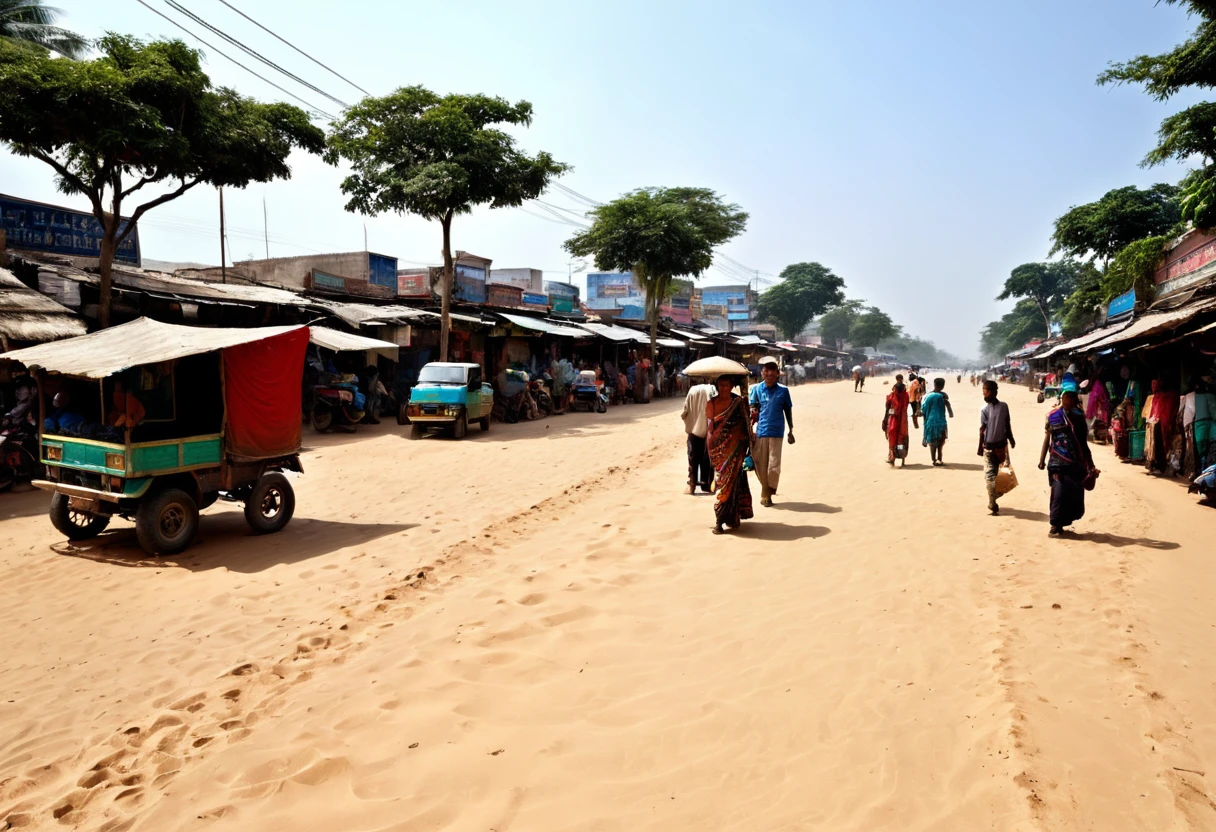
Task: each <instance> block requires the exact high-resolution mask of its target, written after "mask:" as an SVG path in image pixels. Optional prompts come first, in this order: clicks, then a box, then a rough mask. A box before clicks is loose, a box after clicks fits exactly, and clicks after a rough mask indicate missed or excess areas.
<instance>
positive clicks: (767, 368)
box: [748, 356, 794, 506]
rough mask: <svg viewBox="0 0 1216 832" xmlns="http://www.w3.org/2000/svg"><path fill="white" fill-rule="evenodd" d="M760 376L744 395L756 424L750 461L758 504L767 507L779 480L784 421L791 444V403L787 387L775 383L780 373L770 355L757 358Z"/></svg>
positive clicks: (792, 436) (792, 420)
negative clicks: (758, 492) (758, 497)
mask: <svg viewBox="0 0 1216 832" xmlns="http://www.w3.org/2000/svg"><path fill="white" fill-rule="evenodd" d="M760 375H761V376H762V377H763V379H764V382H763V383H762V384H757V385H756V386H755V387H753V388H752V391H751V395H750V396H749V397H748V404H750V405H751V411H752V413H751V418H752V422H753V423H755V425H756V446H755V447H754V448H752V461H753V462H755V464H756V479H758V480H760V505H762V506H771V505H772V504H773V495H774V494H776V493H777V483H778V482H779V481H780V480H781V442H782V440H784V439H785V425H786V423H787V422H788V423H789V426H790V437H789V441H790V444H791V445H793V444H794V412H793V406H794V403H793V401H792V400H791V399H790V389H789V388H788V387H786V386H785V385H784V384H778V383H777V378H778V377H779V375H780V371H779V370H778V369H777V359H775V358H773V357H772V356H765V357H764V358H761V359H760Z"/></svg>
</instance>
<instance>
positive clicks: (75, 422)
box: [42, 390, 84, 436]
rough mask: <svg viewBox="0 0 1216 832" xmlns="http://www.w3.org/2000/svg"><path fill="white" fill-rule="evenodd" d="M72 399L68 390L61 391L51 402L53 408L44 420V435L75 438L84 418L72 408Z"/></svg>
mask: <svg viewBox="0 0 1216 832" xmlns="http://www.w3.org/2000/svg"><path fill="white" fill-rule="evenodd" d="M71 403H72V397H71V396H70V395H69V394H68V391H66V390H60V391H59V392H58V393H56V394H55V398H53V399H52V400H51V407H52V408H53V409H52V410H51V412H50V413H48V414H47V416H46V418H45V419H43V420H42V430H43V432H44V433H51V434H60V435H66V436H75V435H76V432H77V431H78V430H80V426H81V425H83V424H84V417H83V416H81V415H80V414H79V413H77V412H76V411H75V410H72V408H71Z"/></svg>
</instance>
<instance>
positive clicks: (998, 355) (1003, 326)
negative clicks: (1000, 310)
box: [980, 298, 1043, 361]
mask: <svg viewBox="0 0 1216 832" xmlns="http://www.w3.org/2000/svg"><path fill="white" fill-rule="evenodd" d="M1042 330H1043V319H1042V317H1041V316H1040V312H1039V307H1038V304H1037V303H1035V302H1034V301H1033V300H1031V299H1030V298H1023V299H1022V300H1019V301H1018V302H1017V303H1016V304H1014V306H1013V309H1011V310H1010V311H1009V312H1006V313H1005V314H1004V315H1003V316H1001V319H1000V320H997V321H993V322H991V323H990V324H988V325H987V326H986V327H984V330H983V332H982V333H981V334H980V353H981V357H982V358H983V359H984V360H985V361H999V360H1001V359H1003V358H1004V357H1005V355H1006V354H1007V353H1010V352H1013V351H1014V350H1016V349H1019V348H1021V347H1023V346H1024V345H1025V344H1026V343H1027V342H1029V341H1032V340H1034V339H1035V338H1042V337H1043V335H1042Z"/></svg>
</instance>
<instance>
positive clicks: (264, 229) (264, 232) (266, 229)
mask: <svg viewBox="0 0 1216 832" xmlns="http://www.w3.org/2000/svg"><path fill="white" fill-rule="evenodd" d="M262 236H263V237H264V238H265V239H266V259H267V260H269V259H270V224H269V223H268V222H267V220H266V193H265V192H263V193H262Z"/></svg>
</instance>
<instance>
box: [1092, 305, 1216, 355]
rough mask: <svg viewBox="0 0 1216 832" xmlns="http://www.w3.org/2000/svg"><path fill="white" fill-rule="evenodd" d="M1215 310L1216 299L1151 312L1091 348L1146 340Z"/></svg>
mask: <svg viewBox="0 0 1216 832" xmlns="http://www.w3.org/2000/svg"><path fill="white" fill-rule="evenodd" d="M1213 309H1216V298H1208V299H1206V300H1201V301H1196V302H1194V303H1190V304H1188V305H1186V306H1183V307H1180V308H1178V309H1171V310H1170V311H1168V312H1150V313H1149V314H1147V315H1145V316H1144V317H1143V318H1137V319H1136V320H1134V321H1132V323H1131V325H1130V326H1128V327H1127V328H1126V329H1123V330H1122V331H1120V332H1116V333H1115V334H1114V335H1110V336H1108V337H1106V338H1103V339H1102V340H1100V341H1097V342H1096V343H1093V344H1090V345H1089V348H1090V349H1102V348H1103V347H1108V346H1110V345H1112V344H1119V343H1122V342H1124V341H1131V340H1133V339H1135V338H1144V337H1147V336H1149V335H1153V334H1155V333H1158V332H1162V331H1164V330H1168V329H1176V328H1177V327H1179V326H1181V325H1182V324H1184V323H1186V322H1187V321H1189V320H1190V319H1191V318H1194V317H1195V316H1196V315H1202V314H1203V313H1204V312H1210V311H1212V310H1213Z"/></svg>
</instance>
